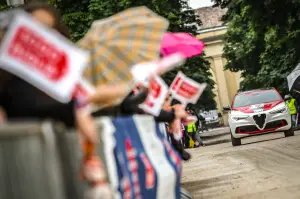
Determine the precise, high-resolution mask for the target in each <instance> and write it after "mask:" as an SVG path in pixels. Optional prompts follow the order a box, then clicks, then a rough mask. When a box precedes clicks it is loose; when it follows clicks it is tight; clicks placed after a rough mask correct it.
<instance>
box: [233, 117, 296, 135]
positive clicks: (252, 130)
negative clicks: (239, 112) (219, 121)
mask: <svg viewBox="0 0 300 199" xmlns="http://www.w3.org/2000/svg"><path fill="white" fill-rule="evenodd" d="M263 114H265V115H266V117H265V122H264V125H260V126H259V125H258V124H257V122H256V121H255V119H254V116H255V115H263ZM228 122H229V126H230V130H231V133H232V135H233V137H235V138H243V137H247V136H251V135H259V134H264V133H270V132H277V131H286V130H289V129H290V128H291V126H292V123H291V115H290V113H289V112H288V111H286V112H284V113H277V114H271V113H268V112H262V113H256V114H251V115H249V117H248V118H246V119H241V120H238V121H236V120H234V119H233V118H232V117H229V119H228Z"/></svg>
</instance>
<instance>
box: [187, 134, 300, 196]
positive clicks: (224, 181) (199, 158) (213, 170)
mask: <svg viewBox="0 0 300 199" xmlns="http://www.w3.org/2000/svg"><path fill="white" fill-rule="evenodd" d="M223 131H225V132H222V131H221V132H217V133H216V132H213V133H215V135H216V138H214V137H213V136H212V137H211V139H208V137H209V135H210V134H211V135H213V134H212V133H210V132H207V133H204V134H205V135H204V134H203V136H204V137H205V139H204V141H205V142H206V143H214V144H208V146H206V147H202V148H197V149H191V150H189V152H190V153H191V154H192V156H193V158H192V160H190V161H189V162H186V163H184V164H183V176H182V185H183V187H184V188H186V189H187V190H188V191H190V192H191V193H192V195H193V196H194V198H195V199H200V198H201V199H202V198H203V199H208V198H220V199H221V198H222V199H225V198H242V199H243V198H245V199H252V198H253V199H260V198H263V199H277V198H278V199H294V198H295V199H299V198H300V132H297V133H296V135H295V136H294V137H289V138H285V137H284V134H283V133H276V134H267V135H262V136H256V137H251V138H246V139H244V140H242V143H243V145H242V146H238V147H232V145H231V143H230V142H228V141H230V139H228V138H230V136H229V134H228V133H227V132H226V129H224V130H223ZM207 136H208V137H207ZM220 137H221V138H222V139H221V142H215V141H214V139H219V140H220ZM223 142H225V143H223ZM220 143H221V144H220Z"/></svg>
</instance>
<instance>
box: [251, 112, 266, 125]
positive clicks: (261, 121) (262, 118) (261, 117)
mask: <svg viewBox="0 0 300 199" xmlns="http://www.w3.org/2000/svg"><path fill="white" fill-rule="evenodd" d="M253 119H254V121H255V123H256V125H257V126H258V127H259V128H263V127H264V125H265V122H266V114H258V115H253Z"/></svg>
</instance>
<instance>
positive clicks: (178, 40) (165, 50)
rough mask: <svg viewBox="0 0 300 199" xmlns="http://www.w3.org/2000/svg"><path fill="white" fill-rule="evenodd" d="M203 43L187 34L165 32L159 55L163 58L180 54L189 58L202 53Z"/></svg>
mask: <svg viewBox="0 0 300 199" xmlns="http://www.w3.org/2000/svg"><path fill="white" fill-rule="evenodd" d="M203 48H204V43H203V42H202V41H200V40H198V39H197V38H195V37H193V36H192V35H190V34H188V33H170V32H167V33H166V34H165V35H164V37H163V40H162V43H161V54H162V55H164V56H167V55H170V54H174V53H182V54H183V55H184V56H185V58H189V57H192V56H195V55H199V54H201V53H202V50H203Z"/></svg>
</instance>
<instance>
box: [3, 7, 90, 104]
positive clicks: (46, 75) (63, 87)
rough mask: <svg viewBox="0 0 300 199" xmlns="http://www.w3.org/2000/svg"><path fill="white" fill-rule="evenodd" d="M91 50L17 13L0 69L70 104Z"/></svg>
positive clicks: (11, 25) (8, 32)
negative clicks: (80, 47)
mask: <svg viewBox="0 0 300 199" xmlns="http://www.w3.org/2000/svg"><path fill="white" fill-rule="evenodd" d="M87 59H88V53H87V52H85V51H83V50H81V49H79V48H78V47H76V46H75V45H74V44H72V43H71V42H69V41H68V40H67V39H65V38H64V37H63V36H62V35H60V34H59V33H57V32H55V31H53V30H50V29H48V28H47V27H44V26H43V25H41V24H39V23H37V22H35V21H34V20H33V19H32V18H31V17H30V15H28V14H26V13H24V12H21V11H19V12H17V14H15V16H14V18H13V20H12V22H11V24H10V26H9V28H8V31H7V32H6V34H5V36H4V38H3V40H2V43H1V47H0V68H2V69H3V70H7V71H8V72H11V73H13V74H15V75H17V76H19V77H21V78H22V79H24V80H25V81H27V82H29V83H31V84H33V85H34V86H36V87H37V88H39V89H40V90H42V91H44V92H45V93H47V94H48V95H49V96H51V97H53V98H54V99H56V100H58V101H60V102H62V103H67V102H68V101H70V100H71V98H72V95H73V93H74V88H75V86H76V84H77V82H78V81H79V79H80V77H81V75H82V72H83V70H84V68H85V66H86V63H87Z"/></svg>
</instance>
